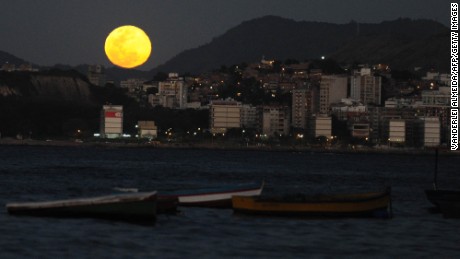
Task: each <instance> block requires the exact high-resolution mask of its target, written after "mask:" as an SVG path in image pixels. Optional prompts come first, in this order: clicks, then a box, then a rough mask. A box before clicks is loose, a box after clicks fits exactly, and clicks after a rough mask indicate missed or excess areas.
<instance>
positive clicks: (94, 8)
mask: <svg viewBox="0 0 460 259" xmlns="http://www.w3.org/2000/svg"><path fill="white" fill-rule="evenodd" d="M449 3H450V1H445V0H441V1H440V0H387V1H381V0H349V1H344V0H326V1H320V0H316V1H310V0H282V1H281V0H136V1H119V0H87V1H81V0H80V1H76V0H65V1H64V0H46V1H32V0H29V1H26V0H14V1H3V2H2V3H1V4H0V50H3V51H6V52H9V53H10V54H13V55H15V56H17V57H19V58H23V59H25V60H27V61H30V62H33V63H36V64H39V65H54V64H57V63H60V64H68V65H78V64H84V63H86V64H103V65H106V66H109V65H110V63H109V61H108V60H107V58H106V56H105V53H104V42H105V38H106V36H107V35H108V34H109V33H110V31H112V30H113V29H114V28H115V27H117V26H120V25H126V24H131V25H136V26H138V27H140V28H142V29H143V30H145V32H146V33H147V34H148V35H149V36H150V38H151V40H152V45H153V50H152V56H151V57H150V59H149V61H148V62H147V63H146V64H145V65H143V66H141V67H140V69H143V70H148V69H151V68H154V67H155V66H157V65H160V64H162V63H164V62H166V61H167V60H169V59H170V58H172V57H173V56H175V55H177V54H178V53H179V52H181V51H183V50H186V49H190V48H195V47H198V46H200V45H203V44H206V43H208V42H210V41H211V40H212V38H213V37H217V36H219V35H222V34H223V33H225V32H226V31H227V30H228V29H230V28H232V27H234V26H236V25H238V24H240V23H241V22H243V21H247V20H250V19H254V18H258V17H262V16H265V15H277V16H281V17H284V18H291V19H294V20H296V21H302V20H303V21H321V22H330V23H348V22H350V21H351V20H355V21H358V22H362V23H379V22H382V21H385V20H394V19H397V18H399V17H408V18H413V19H419V18H425V19H432V20H437V21H438V22H441V23H443V24H445V25H448V24H449V15H450V13H449V11H450V9H449V8H450V5H449Z"/></svg>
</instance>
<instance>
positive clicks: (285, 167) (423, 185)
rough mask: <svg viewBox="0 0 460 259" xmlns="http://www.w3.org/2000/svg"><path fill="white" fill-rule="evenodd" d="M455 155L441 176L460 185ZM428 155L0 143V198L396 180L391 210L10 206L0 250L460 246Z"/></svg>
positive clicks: (385, 254)
mask: <svg viewBox="0 0 460 259" xmlns="http://www.w3.org/2000/svg"><path fill="white" fill-rule="evenodd" d="M459 162H460V158H459V157H458V156H457V157H451V156H442V157H440V160H439V163H440V164H439V176H438V180H439V183H438V185H439V186H440V187H444V188H456V189H458V188H460V176H459V172H460V170H459ZM433 170H434V156H426V155H383V154H313V153H290V152H257V151H219V150H175V149H108V148H90V147H85V148H75V147H74V148H71V147H67V148H64V147H60V148H57V147H27V146H0V204H2V205H4V204H6V203H7V202H13V201H38V200H51V199H63V198H73V197H86V196H88V197H89V196H95V195H105V194H110V193H113V192H114V188H115V187H119V188H138V189H139V190H140V191H151V190H160V191H161V190H169V189H177V188H195V187H205V186H214V185H220V184H229V183H241V182H250V181H261V180H265V182H266V188H265V189H264V193H266V194H272V193H280V194H281V193H292V192H296V193H299V192H303V193H321V192H322V193H328V192H360V191H374V190H380V189H383V188H384V187H385V186H391V187H392V191H393V194H392V197H393V212H394V218H393V219H391V220H379V219H330V220H319V219H314V220H302V219H283V218H269V217H247V216H241V215H234V214H233V212H232V211H231V210H214V209H199V208H183V209H181V211H182V213H181V214H180V215H177V216H166V215H160V216H159V218H158V219H157V222H156V224H155V226H150V227H148V226H141V225H134V224H129V223H123V222H111V221H104V220H96V219H54V218H33V217H14V216H10V215H8V214H7V212H6V209H5V208H4V207H3V209H1V210H0V237H1V238H0V258H63V257H71V258H198V257H200V258H311V257H313V258H317V257H320V258H321V257H329V258H331V257H332V258H334V257H353V258H361V257H365V258H371V257H372V258H376V257H377V258H404V257H410V258H431V257H436V258H439V257H442V258H456V257H459V256H460V234H459V229H460V220H453V219H444V218H442V216H441V215H439V214H430V213H429V212H428V210H427V208H429V207H430V204H429V203H428V201H427V200H426V198H425V196H424V189H427V188H431V187H432V186H431V182H432V178H433Z"/></svg>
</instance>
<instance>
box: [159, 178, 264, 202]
mask: <svg viewBox="0 0 460 259" xmlns="http://www.w3.org/2000/svg"><path fill="white" fill-rule="evenodd" d="M263 186H264V183H263V182H262V183H249V184H237V185H227V186H220V187H213V188H200V189H192V190H180V191H176V192H164V193H160V194H159V198H160V199H164V198H173V197H176V198H177V199H178V200H179V206H195V207H212V208H231V207H232V196H234V195H240V196H258V195H260V194H261V193H262V189H263Z"/></svg>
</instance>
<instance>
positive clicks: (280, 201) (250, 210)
mask: <svg viewBox="0 0 460 259" xmlns="http://www.w3.org/2000/svg"><path fill="white" fill-rule="evenodd" d="M232 205H233V210H234V211H235V212H238V213H245V214H256V215H267V216H295V217H314V218H321V217H381V218H389V217H392V212H391V193H390V188H387V189H386V190H385V191H382V192H369V193H357V194H333V195H314V196H306V195H295V196H292V197H243V196H234V197H233V198H232Z"/></svg>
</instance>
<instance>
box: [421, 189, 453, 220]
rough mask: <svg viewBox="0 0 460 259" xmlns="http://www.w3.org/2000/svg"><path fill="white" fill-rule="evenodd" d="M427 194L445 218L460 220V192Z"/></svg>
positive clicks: (435, 191)
mask: <svg viewBox="0 0 460 259" xmlns="http://www.w3.org/2000/svg"><path fill="white" fill-rule="evenodd" d="M425 194H426V196H427V199H428V200H429V201H430V202H431V203H432V204H433V205H435V207H436V209H437V210H439V211H440V212H441V213H442V214H443V216H444V217H445V218H460V191H451V190H425Z"/></svg>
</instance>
